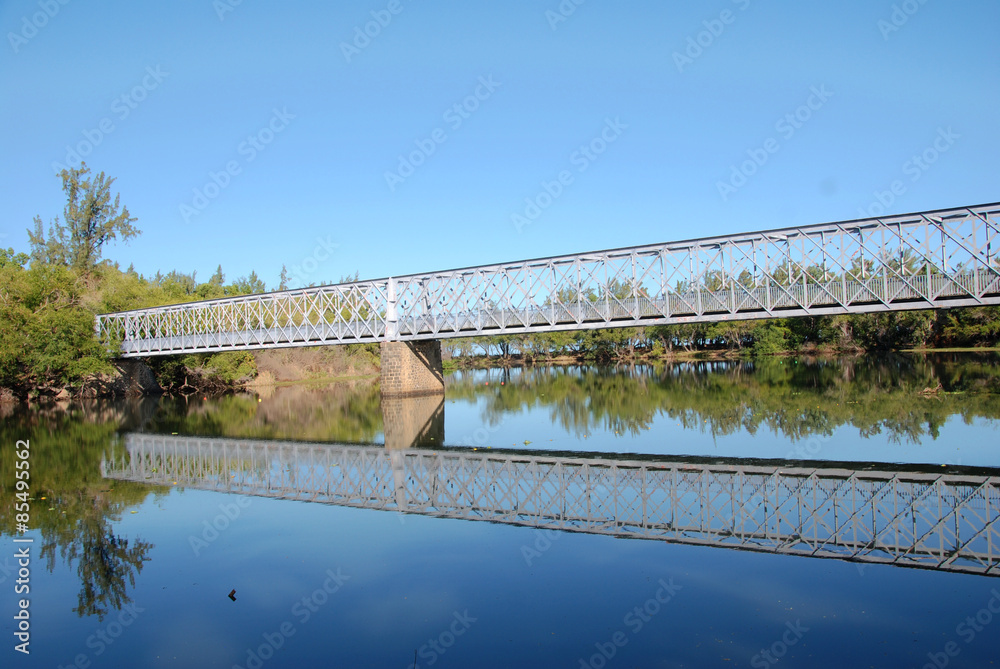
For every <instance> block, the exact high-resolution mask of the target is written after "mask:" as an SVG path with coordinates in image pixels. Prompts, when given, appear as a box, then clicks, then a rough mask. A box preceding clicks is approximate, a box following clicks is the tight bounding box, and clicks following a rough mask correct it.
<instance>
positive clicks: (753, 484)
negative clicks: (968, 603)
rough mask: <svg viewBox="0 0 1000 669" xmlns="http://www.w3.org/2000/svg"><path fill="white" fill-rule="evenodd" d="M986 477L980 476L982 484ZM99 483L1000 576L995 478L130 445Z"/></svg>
mask: <svg viewBox="0 0 1000 669" xmlns="http://www.w3.org/2000/svg"><path fill="white" fill-rule="evenodd" d="M984 472H985V473H984ZM101 474H102V475H103V476H105V477H107V478H111V479H118V480H127V481H137V482H140V483H149V484H162V485H171V484H173V483H176V484H178V485H180V486H185V487H190V488H198V489H203V490H212V491H219V492H226V493H237V494H243V495H259V496H265V497H274V498H280V499H293V500H301V501H309V502H317V503H322V504H333V505H338V506H349V507H358V508H366V509H379V510H391V511H396V512H401V513H406V514H421V515H426V516H434V517H441V518H460V519H464V520H478V521H488V522H494V523H505V524H509V525H517V526H523V527H533V528H543V529H551V530H560V531H567V532H583V533H588V534H603V535H610V536H615V537H622V538H632V539H650V540H657V541H664V542H668V543H677V544H691V545H699V546H714V547H720V548H731V549H742V550H750V551H759V552H765V553H778V554H785V555H797V556H804V557H814V558H836V559H842V560H851V561H856V562H861V563H877V564H891V565H896V566H902V567H918V568H926V569H935V570H940V571H949V572H964V573H972V574H980V575H986V576H997V575H1000V566H998V565H1000V522H998V519H1000V477H998V476H994V475H993V470H971V469H966V470H962V471H961V472H960V473H954V472H948V473H941V472H938V471H933V468H930V467H924V468H920V467H918V466H912V470H911V471H907V470H906V469H904V468H903V466H899V465H892V466H886V465H873V464H857V465H849V466H848V465H836V464H823V463H818V464H817V463H801V462H800V463H795V464H787V463H780V464H775V463H773V462H770V463H769V462H761V461H756V462H755V461H750V460H717V461H707V460H705V459H697V458H673V459H667V458H661V457H650V458H641V457H640V456H631V457H625V456H619V455H613V454H612V455H609V454H600V455H593V454H575V453H569V454H551V453H544V452H539V451H507V452H501V451H494V450H486V449H481V448H480V449H473V448H461V449H458V448H449V449H437V450H431V449H424V448H402V449H398V448H384V447H381V446H377V445H367V446H365V445H346V444H320V443H303V442H288V441H255V440H242V439H216V438H201V437H185V436H163V435H154V434H137V433H133V434H127V435H126V436H125V451H124V452H121V450H120V449H119V451H118V453H117V454H116V455H114V456H112V457H111V458H106V459H105V460H104V461H103V462H102V463H101Z"/></svg>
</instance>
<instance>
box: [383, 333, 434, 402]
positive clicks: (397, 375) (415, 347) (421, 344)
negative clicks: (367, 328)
mask: <svg viewBox="0 0 1000 669" xmlns="http://www.w3.org/2000/svg"><path fill="white" fill-rule="evenodd" d="M380 349H381V354H382V396H383V397H403V396H407V395H442V394H444V371H443V369H442V366H441V342H440V341H437V340H434V339H424V340H418V341H384V342H382V343H381V345H380Z"/></svg>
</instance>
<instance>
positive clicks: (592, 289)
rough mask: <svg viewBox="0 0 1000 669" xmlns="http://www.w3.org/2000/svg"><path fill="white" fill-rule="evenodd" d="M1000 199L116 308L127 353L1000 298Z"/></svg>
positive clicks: (119, 346)
mask: <svg viewBox="0 0 1000 669" xmlns="http://www.w3.org/2000/svg"><path fill="white" fill-rule="evenodd" d="M998 230H1000V203H998V204H990V205H980V206H973V207H963V208H959V209H948V210H938V211H929V212H921V213H915V214H907V215H903V216H892V217H884V218H871V219H862V220H855V221H847V222H839V223H829V224H824V225H814V226H809V227H802V228H786V229H782V230H772V231H767V232H756V233H749V234H739V235H727V236H721V237H710V238H704V239H696V240H691V241H683V242H673V243H667V244H655V245H650V246H637V247H633V248H622V249H615V250H610V251H597V252H593V253H582V254H578V255H567V256H558V257H553V258H541V259H537V260H527V261H522V262H513V263H504V264H499V265H486V266H481V267H468V268H464V269H457V270H450V271H445V272H432V273H428V274H415V275H410V276H402V277H390V278H386V279H377V280H373V281H355V282H352V283H345V284H338V285H332V286H320V287H315V288H304V289H301V290H288V291H281V292H275V293H268V294H262V295H247V296H242V297H233V298H227V299H218V300H209V301H204V302H195V303H187V304H175V305H169V306H163V307H155V308H150V309H138V310H133V311H126V312H119V313H114V314H103V315H100V316H98V317H97V320H96V325H95V328H96V331H97V335H98V337H99V338H101V339H102V340H103V341H104V342H106V344H107V345H108V346H109V347H111V348H112V349H114V350H116V351H117V352H118V353H119V354H120V355H121V356H122V357H135V356H152V355H170V354H177V353H196V352H213V351H227V350H247V349H261V348H280V347H291V346H313V345H318V344H347V343H359V342H379V341H409V340H420V339H445V338H450V337H469V336H477V335H484V334H515V333H523V332H539V331H554V330H581V329H593V328H607V327H626V326H636V325H656V324H669V323H689V322H710V321H720V320H732V319H757V318H774V317H787V316H817V315H830V314H844V313H861V312H872V311H887V310H905V309H935V308H947V307H957V306H977V305H987V304H1000V263H998V259H997V255H996V253H997V250H998V242H1000V238H998Z"/></svg>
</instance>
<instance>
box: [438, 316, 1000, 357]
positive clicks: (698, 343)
mask: <svg viewBox="0 0 1000 669" xmlns="http://www.w3.org/2000/svg"><path fill="white" fill-rule="evenodd" d="M998 343H1000V307H970V308H961V309H942V310H925V311H894V312H882V313H871V314H852V315H844V316H817V317H800V318H775V319H770V320H742V321H725V322H719V323H684V324H681V325H654V326H649V327H630V328H613V329H605V330H579V331H576V332H540V333H533V334H516V335H499V336H488V337H473V338H470V339H456V340H447V341H446V342H445V346H446V348H447V349H448V352H449V353H450V354H451V355H452V357H456V358H467V359H471V358H476V357H486V358H490V359H493V360H497V359H499V360H501V361H504V360H513V359H515V358H518V359H521V360H525V361H546V360H552V359H555V358H561V357H566V356H570V357H574V358H577V359H580V360H593V361H599V362H615V361H628V360H636V359H643V358H663V357H671V356H675V355H677V354H683V353H696V352H706V351H724V352H731V353H733V354H737V355H748V356H758V355H773V354H779V353H785V352H829V353H834V352H843V351H856V352H861V351H889V350H899V349H908V348H942V347H961V348H965V347H993V346H997V344H998Z"/></svg>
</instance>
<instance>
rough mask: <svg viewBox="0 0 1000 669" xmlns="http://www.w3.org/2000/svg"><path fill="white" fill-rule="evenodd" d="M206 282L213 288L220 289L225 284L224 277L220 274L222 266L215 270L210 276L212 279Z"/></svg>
mask: <svg viewBox="0 0 1000 669" xmlns="http://www.w3.org/2000/svg"><path fill="white" fill-rule="evenodd" d="M208 282H209V283H210V284H212V285H213V286H220V287H221V286H222V285H223V284H224V283H226V275H225V274H223V273H222V265H219V266H218V267H216V268H215V274H213V275H212V278H210V279H209V280H208Z"/></svg>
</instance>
